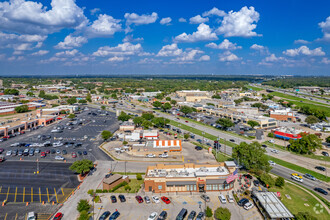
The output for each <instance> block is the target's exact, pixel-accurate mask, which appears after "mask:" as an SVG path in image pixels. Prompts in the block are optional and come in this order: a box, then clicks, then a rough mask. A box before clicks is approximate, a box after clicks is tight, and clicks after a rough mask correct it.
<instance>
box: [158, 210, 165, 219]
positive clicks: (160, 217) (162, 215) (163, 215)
mask: <svg viewBox="0 0 330 220" xmlns="http://www.w3.org/2000/svg"><path fill="white" fill-rule="evenodd" d="M166 218H167V212H166V211H162V212H161V213H160V214H159V216H158V218H157V220H165V219H166Z"/></svg>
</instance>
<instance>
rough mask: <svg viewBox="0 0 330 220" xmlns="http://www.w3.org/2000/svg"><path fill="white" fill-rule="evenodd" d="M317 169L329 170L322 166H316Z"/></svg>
mask: <svg viewBox="0 0 330 220" xmlns="http://www.w3.org/2000/svg"><path fill="white" fill-rule="evenodd" d="M315 169H317V170H321V171H326V170H327V169H326V168H325V167H321V166H316V167H315Z"/></svg>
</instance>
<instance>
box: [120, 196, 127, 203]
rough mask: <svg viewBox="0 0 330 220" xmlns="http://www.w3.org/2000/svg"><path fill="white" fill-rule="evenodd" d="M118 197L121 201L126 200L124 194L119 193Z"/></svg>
mask: <svg viewBox="0 0 330 220" xmlns="http://www.w3.org/2000/svg"><path fill="white" fill-rule="evenodd" d="M118 198H119V200H120V202H126V198H125V196H124V195H119V196H118Z"/></svg>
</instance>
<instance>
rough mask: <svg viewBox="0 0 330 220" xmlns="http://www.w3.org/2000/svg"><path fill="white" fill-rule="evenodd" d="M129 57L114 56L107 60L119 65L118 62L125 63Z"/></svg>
mask: <svg viewBox="0 0 330 220" xmlns="http://www.w3.org/2000/svg"><path fill="white" fill-rule="evenodd" d="M128 59H129V57H117V56H114V57H110V58H109V59H107V61H108V62H111V63H118V62H123V61H124V60H128Z"/></svg>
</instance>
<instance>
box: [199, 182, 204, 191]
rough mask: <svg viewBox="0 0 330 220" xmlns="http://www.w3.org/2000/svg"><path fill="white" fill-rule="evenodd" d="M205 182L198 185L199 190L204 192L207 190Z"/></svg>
mask: <svg viewBox="0 0 330 220" xmlns="http://www.w3.org/2000/svg"><path fill="white" fill-rule="evenodd" d="M204 188H205V184H199V185H198V190H199V192H204V191H205V189H204Z"/></svg>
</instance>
